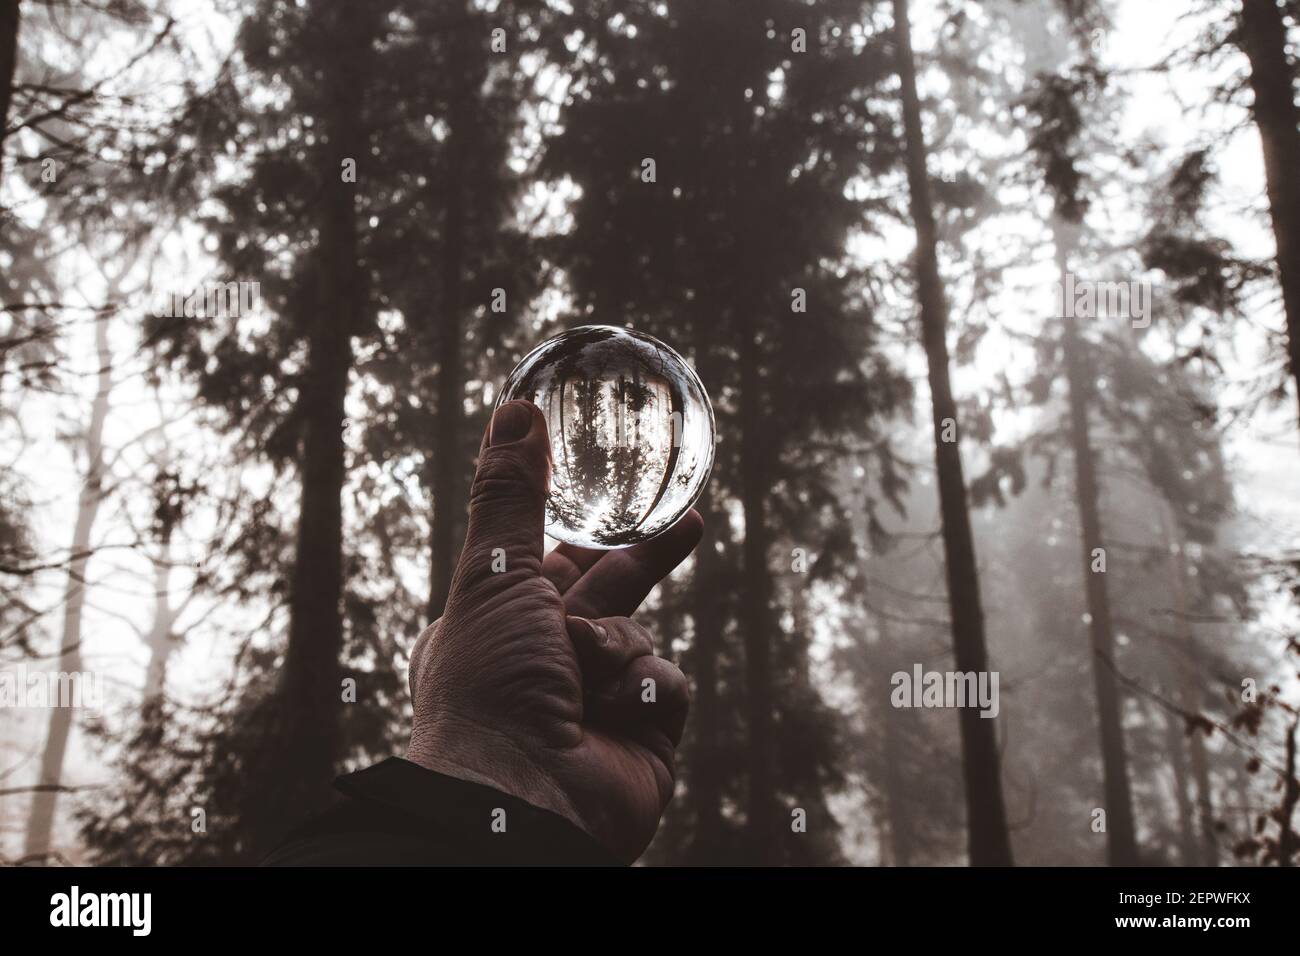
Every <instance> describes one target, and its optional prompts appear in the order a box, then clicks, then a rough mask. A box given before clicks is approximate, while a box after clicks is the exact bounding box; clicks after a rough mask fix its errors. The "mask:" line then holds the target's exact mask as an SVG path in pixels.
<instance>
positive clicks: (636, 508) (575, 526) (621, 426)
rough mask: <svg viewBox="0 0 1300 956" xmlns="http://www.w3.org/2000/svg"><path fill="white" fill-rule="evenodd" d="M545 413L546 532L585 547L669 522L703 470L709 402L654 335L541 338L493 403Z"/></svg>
mask: <svg viewBox="0 0 1300 956" xmlns="http://www.w3.org/2000/svg"><path fill="white" fill-rule="evenodd" d="M514 399H527V400H528V401H530V402H532V403H533V404H534V405H536V406H537V407H538V408H540V409H541V410H542V414H543V415H544V416H546V422H547V426H548V428H549V430H550V437H551V459H552V466H551V494H550V498H549V499H548V500H547V505H546V533H547V534H548V535H550V536H551V537H552V538H555V539H556V540H558V541H564V542H567V543H569V544H576V545H580V546H582V547H585V548H625V547H627V546H629V545H633V544H636V543H637V542H639V541H645V540H646V539H648V538H653V537H654V536H655V535H657V534H658V533H659V532H661V531H663V530H665V529H667V528H669V527H671V526H672V525H673V523H674V522H676V521H677V519H678V518H680V517H681V516H682V515H684V514H685V513H686V512H687V511H688V510H689V509H690V507H691V505H692V504H694V503H695V499H697V498H698V497H699V496H700V492H701V491H702V490H703V489H704V482H705V481H706V480H707V479H708V477H709V469H710V468H712V467H713V440H714V432H713V407H712V406H711V405H710V404H709V396H708V395H707V394H705V391H704V386H703V385H701V384H700V380H699V378H698V377H697V376H696V375H695V372H694V371H693V370H692V369H691V367H690V366H689V365H687V364H686V361H685V360H684V359H683V358H682V357H681V356H680V355H678V354H677V353H676V352H675V351H673V350H672V349H670V348H669V347H668V346H666V345H664V344H663V343H662V342H660V341H659V340H658V339H654V338H651V337H650V336H648V335H644V334H642V333H640V332H633V331H631V330H629V329H623V328H616V327H614V326H608V325H588V326H583V327H582V328H577V329H571V330H570V331H568V332H565V333H563V334H561V335H557V336H556V337H555V338H553V339H548V340H547V341H545V342H543V343H542V344H541V345H539V346H538V347H537V348H535V349H533V350H532V351H531V352H529V353H528V355H526V356H525V357H524V360H523V361H522V362H520V363H519V365H518V366H517V367H516V368H515V370H514V371H513V372H511V373H510V377H509V378H507V379H506V383H505V385H504V386H503V388H502V390H501V397H500V398H499V399H498V400H497V405H498V406H500V405H501V404H502V403H503V402H509V401H512V400H514Z"/></svg>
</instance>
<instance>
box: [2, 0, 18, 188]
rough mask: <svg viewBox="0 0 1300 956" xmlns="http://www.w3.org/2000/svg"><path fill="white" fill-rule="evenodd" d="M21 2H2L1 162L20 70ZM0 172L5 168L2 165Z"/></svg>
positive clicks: (9, 0)
mask: <svg viewBox="0 0 1300 956" xmlns="http://www.w3.org/2000/svg"><path fill="white" fill-rule="evenodd" d="M19 5H20V0H0V160H3V158H4V144H5V140H6V139H7V138H8V137H7V135H6V134H7V132H8V130H9V104H10V102H11V101H12V100H13V94H14V74H15V73H16V72H17V68H18V23H19V20H20V13H19V10H18V7H19ZM0 172H3V166H2V165H0Z"/></svg>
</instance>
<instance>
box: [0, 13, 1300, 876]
mask: <svg viewBox="0 0 1300 956" xmlns="http://www.w3.org/2000/svg"><path fill="white" fill-rule="evenodd" d="M1298 82H1300V0H1162V2H1159V3H1154V2H1150V0H364V2H361V0H0V120H2V122H0V137H2V138H0V289H2V291H3V298H2V300H0V862H3V863H4V864H8V865H44V864H52V865H78V864H113V865H116V864H128V865H151V866H152V865H226V864H243V863H256V862H257V861H258V860H259V859H261V858H262V857H263V855H264V854H265V853H266V852H267V851H268V850H269V849H270V848H271V847H272V846H274V845H275V843H276V841H277V840H279V839H280V838H281V837H282V836H283V834H284V833H285V832H286V831H287V830H288V829H289V828H290V827H292V826H293V825H294V824H295V823H296V822H298V821H299V820H300V819H301V817H302V816H303V814H304V813H306V812H308V811H310V810H311V809H314V808H318V807H320V806H322V805H324V803H325V801H327V799H328V798H329V791H330V781H331V779H332V778H333V777H334V775H336V774H338V773H340V772H343V771H346V770H350V769H355V768H358V767H363V766H365V765H367V764H370V763H373V762H374V761H376V760H378V759H380V758H383V757H385V756H388V755H390V754H399V755H400V754H401V753H402V752H403V750H404V748H405V746H406V739H407V735H408V734H409V732H410V723H411V712H412V708H411V700H410V695H409V692H408V688H407V671H408V665H409V661H410V657H411V654H412V647H413V644H414V642H415V639H416V637H417V635H419V634H420V632H421V630H422V629H423V628H424V627H425V626H426V625H427V624H429V623H430V622H432V621H435V620H437V619H438V618H439V617H440V615H442V613H443V610H444V606H445V604H446V602H447V597H448V592H449V589H450V588H451V583H452V579H453V573H454V571H455V568H456V563H457V557H458V555H459V554H460V549H461V544H462V541H463V539H464V537H465V532H466V500H467V496H468V493H469V488H470V482H471V479H472V478H473V476H474V470H475V460H476V456H477V455H478V454H479V449H480V441H481V439H482V437H483V434H484V429H485V427H486V425H487V423H488V421H489V418H490V416H491V414H492V410H493V407H494V405H495V403H496V401H497V398H498V396H499V394H500V391H501V388H502V384H503V383H504V382H505V381H506V378H507V376H508V375H509V373H510V372H511V370H512V369H513V368H514V367H515V365H516V363H518V362H519V360H520V359H521V358H522V357H523V356H524V355H525V354H527V353H528V352H530V351H531V350H532V349H533V348H534V347H535V346H537V345H538V344H539V343H541V342H543V341H544V340H546V339H548V338H550V337H552V336H554V335H556V334H558V333H560V332H562V331H564V330H566V329H571V328H575V327H578V326H586V325H612V326H626V327H628V328H631V329H635V330H637V331H639V332H644V333H648V334H649V335H652V336H655V337H656V338H658V339H660V340H662V341H663V342H665V343H667V344H668V345H670V346H671V347H672V348H674V349H676V350H677V351H678V352H680V353H681V354H682V356H684V357H685V358H686V359H687V361H688V362H689V364H690V365H691V367H692V368H693V369H694V370H695V373H696V374H697V375H698V377H699V380H700V381H701V382H702V383H703V385H704V387H705V388H706V389H707V391H708V395H709V397H710V399H711V401H712V405H713V411H714V415H715V418H716V446H715V449H714V452H715V454H714V462H713V469H712V474H711V477H710V478H709V480H708V483H707V485H706V487H705V491H704V493H703V496H702V497H701V498H700V499H699V500H698V501H697V502H696V504H695V507H696V509H697V510H698V511H699V512H700V513H701V515H702V516H703V518H704V526H705V530H704V539H703V541H702V542H701V543H700V545H699V546H698V547H697V549H696V550H695V552H694V554H693V556H692V557H691V558H690V559H688V561H687V562H686V563H685V564H683V565H682V566H681V567H680V568H679V569H678V570H677V571H676V572H675V573H674V574H672V575H671V576H670V577H668V578H666V579H665V580H664V581H663V582H662V583H661V584H660V585H659V586H658V587H657V588H656V589H655V591H654V592H653V594H652V595H651V597H650V600H649V602H648V603H647V605H646V606H645V607H643V608H642V610H641V611H640V612H639V613H638V615H637V618H638V620H641V621H642V622H643V623H645V624H646V625H647V626H648V627H649V628H650V629H651V630H652V631H653V632H654V633H655V634H656V636H657V638H658V639H659V641H660V646H659V647H658V652H659V653H660V654H661V655H663V656H665V657H667V658H669V659H671V660H672V661H673V662H674V663H675V664H676V665H677V666H679V667H680V668H681V670H682V672H683V673H684V674H685V675H686V677H687V679H688V680H689V684H690V690H691V697H692V702H691V711H690V716H689V719H688V722H687V724H686V731H685V738H684V739H683V741H682V744H681V746H680V748H679V752H678V757H677V781H676V793H675V796H674V799H673V801H672V802H671V804H670V805H669V808H668V811H667V814H666V816H665V818H664V820H663V823H662V825H661V827H660V829H659V831H658V834H657V836H656V837H655V839H654V841H653V842H652V843H651V845H650V848H649V850H648V852H647V853H646V854H645V856H644V857H643V858H642V862H643V863H645V864H646V865H652V866H676V865H690V866H696V865H708V866H774V865H775V866H782V865H785V866H809V865H812V866H837V865H855V866H965V865H1010V864H1014V865H1023V866H1064V865H1070V866H1133V865H1139V864H1141V865H1150V866H1224V867H1226V866H1267V867H1274V866H1292V865H1295V864H1297V863H1300V832H1298V831H1297V827H1300V822H1298V821H1297V819H1296V818H1297V813H1296V810H1297V804H1298V803H1300V768H1298V767H1297V747H1300V495H1297V493H1296V492H1297V489H1298V488H1300V483H1298V481H1297V478H1296V476H1297V474H1300V387H1298V384H1297V376H1300V175H1298V174H1300V106H1298V105H1297V98H1296V95H1297V83H1298ZM962 675H966V676H967V677H968V678H969V680H967V681H966V682H963V681H962V679H961V677H962ZM975 675H979V680H976V679H975ZM963 697H964V698H965V704H964V705H963V704H962V702H961V698H963ZM70 698H77V699H75V700H74V699H70Z"/></svg>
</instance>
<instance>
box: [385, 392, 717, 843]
mask: <svg viewBox="0 0 1300 956" xmlns="http://www.w3.org/2000/svg"><path fill="white" fill-rule="evenodd" d="M549 475H550V442H549V439H548V437H547V431H546V423H545V419H544V418H543V417H542V414H541V412H540V411H538V410H537V409H536V408H535V407H534V406H533V405H532V404H530V403H528V402H523V401H515V402H507V403H506V404H504V405H502V406H501V407H500V408H499V409H497V411H496V414H495V415H494V416H493V418H492V423H491V425H490V426H489V428H488V434H487V435H486V436H485V437H484V441H483V445H482V447H481V448H480V451H479V465H478V473H477V474H476V475H475V478H474V484H473V486H472V488H471V491H470V504H469V525H468V529H467V533H466V537H465V546H464V549H463V550H462V552H461V557H460V561H459V563H458V564H457V567H456V573H455V576H454V578H453V580H452V585H451V593H450V595H449V596H448V600H447V606H446V611H445V613H444V614H443V616H442V617H441V618H439V619H438V621H436V622H435V623H434V624H432V625H430V626H429V627H428V628H426V629H425V630H424V632H423V633H422V634H421V635H420V637H419V638H418V640H417V641H416V643H415V647H414V649H413V650H412V653H411V672H410V683H411V696H412V699H413V701H414V711H415V719H414V724H413V726H412V730H411V741H410V746H409V748H408V751H407V759H409V760H411V761H412V762H414V763H417V764H419V765H420V766H423V767H426V768H428V769H430V770H435V771H438V772H439V773H444V774H447V775H449V776H453V777H458V778H461V779H465V780H471V781H474V782H477V783H482V784H486V785H488V786H491V787H494V788H496V789H497V790H500V791H502V792H505V793H509V794H512V795H513V796H516V797H519V798H520V799H522V800H525V801H527V802H529V803H531V804H533V805H534V806H538V807H542V808H544V809H547V810H550V811H552V812H554V813H557V814H559V815H561V816H563V817H565V818H566V819H568V820H569V821H571V822H572V823H574V824H576V825H577V826H578V827H580V828H582V829H583V830H585V831H586V832H587V833H589V834H590V835H591V836H593V837H595V838H596V839H597V840H599V841H600V842H601V843H602V844H604V845H605V846H606V847H607V848H608V849H610V850H611V851H612V852H614V853H615V854H616V855H618V856H619V857H620V858H622V859H624V860H626V861H627V862H631V861H632V860H635V859H636V858H637V857H638V856H640V855H641V853H642V852H643V851H644V850H645V848H646V846H648V845H649V843H650V840H651V839H652V838H653V837H654V834H655V831H656V830H657V829H658V826H659V818H660V817H661V816H662V814H663V811H664V809H665V807H667V805H668V801H669V800H670V799H671V797H672V794H673V785H674V779H675V777H674V751H675V749H676V746H677V744H678V743H679V742H680V740H681V735H682V730H683V727H684V726H685V722H686V711H687V707H688V696H689V695H688V688H687V683H686V678H685V676H684V675H683V674H682V672H681V671H680V670H678V668H677V667H676V666H674V665H673V664H671V663H670V662H668V661H666V660H664V659H662V658H660V657H656V656H655V654H654V645H653V642H652V640H651V637H650V634H649V632H648V631H646V629H645V628H644V627H642V626H641V625H639V624H637V623H635V622H634V621H632V620H631V619H630V617H629V616H628V615H630V614H631V613H632V612H633V611H635V610H636V608H637V606H638V605H640V603H641V602H642V601H643V600H644V599H645V597H646V595H647V594H649V593H650V590H651V589H652V588H653V587H654V586H655V584H657V583H658V582H659V580H660V579H661V578H663V577H665V576H666V575H667V574H668V573H669V572H671V571H672V569H673V568H675V567H676V566H677V565H678V564H680V563H681V562H682V560H684V559H685V558H686V556H687V555H688V554H690V552H691V551H692V550H693V549H694V547H695V545H696V544H697V543H698V542H699V540H700V536H701V534H702V532H703V521H702V520H701V518H700V516H699V514H698V513H697V512H695V511H691V512H689V513H688V514H686V515H685V516H684V517H683V518H682V519H681V520H680V521H678V522H677V524H676V525H674V526H673V527H672V528H670V529H669V530H668V531H666V532H664V533H663V534H661V535H659V536H658V537H655V538H653V539H651V540H650V541H646V542H644V543H642V544H640V545H637V546H635V547H632V548H628V549H626V550H620V551H594V550H589V549H586V548H578V547H573V546H570V545H564V544H561V545H560V546H559V547H557V548H556V549H555V550H554V551H552V552H551V553H550V554H547V555H546V556H545V557H543V555H542V548H543V530H542V529H543V524H544V507H545V499H546V492H547V483H548V480H549ZM498 549H499V550H498ZM494 568H495V569H498V570H494Z"/></svg>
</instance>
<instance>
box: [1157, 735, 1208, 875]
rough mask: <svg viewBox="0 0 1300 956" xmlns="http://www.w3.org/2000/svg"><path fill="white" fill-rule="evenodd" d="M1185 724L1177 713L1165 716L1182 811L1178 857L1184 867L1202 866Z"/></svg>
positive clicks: (1177, 803)
mask: <svg viewBox="0 0 1300 956" xmlns="http://www.w3.org/2000/svg"><path fill="white" fill-rule="evenodd" d="M1185 738H1186V734H1185V733H1184V729H1183V722H1182V721H1181V720H1180V719H1179V718H1178V717H1177V715H1175V714H1165V747H1166V748H1167V749H1168V751H1169V767H1170V769H1171V770H1172V771H1173V779H1174V803H1175V804H1176V805H1177V808H1178V856H1179V859H1181V860H1182V863H1183V866H1200V865H1201V859H1200V856H1201V854H1200V847H1199V846H1198V845H1197V840H1196V825H1195V823H1194V820H1193V813H1192V799H1191V797H1190V796H1188V780H1187V742H1186V739H1185Z"/></svg>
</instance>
